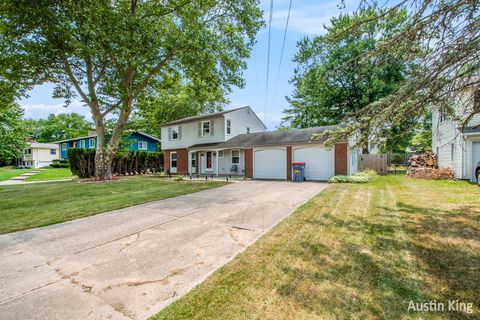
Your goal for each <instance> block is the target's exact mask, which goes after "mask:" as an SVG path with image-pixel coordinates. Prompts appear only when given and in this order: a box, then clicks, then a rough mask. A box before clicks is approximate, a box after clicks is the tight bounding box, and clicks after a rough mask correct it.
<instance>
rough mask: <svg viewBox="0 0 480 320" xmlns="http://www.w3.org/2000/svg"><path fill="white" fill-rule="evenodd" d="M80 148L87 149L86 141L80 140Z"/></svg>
mask: <svg viewBox="0 0 480 320" xmlns="http://www.w3.org/2000/svg"><path fill="white" fill-rule="evenodd" d="M80 148H83V149H85V140H80Z"/></svg>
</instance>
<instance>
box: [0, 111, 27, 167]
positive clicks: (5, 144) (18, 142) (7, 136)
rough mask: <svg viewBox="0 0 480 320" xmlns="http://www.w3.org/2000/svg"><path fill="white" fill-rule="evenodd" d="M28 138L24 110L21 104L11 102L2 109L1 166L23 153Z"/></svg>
mask: <svg viewBox="0 0 480 320" xmlns="http://www.w3.org/2000/svg"><path fill="white" fill-rule="evenodd" d="M26 138H27V129H26V126H25V122H24V121H23V111H22V109H21V108H20V106H19V105H17V104H15V103H9V104H7V105H3V106H2V110H1V111H0V166H3V165H8V164H10V163H11V161H12V160H13V158H14V157H18V156H19V155H21V154H22V150H23V147H25V139H26Z"/></svg>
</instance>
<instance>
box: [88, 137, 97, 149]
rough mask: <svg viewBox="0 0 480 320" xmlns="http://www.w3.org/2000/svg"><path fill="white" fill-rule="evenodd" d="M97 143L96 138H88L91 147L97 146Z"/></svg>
mask: <svg viewBox="0 0 480 320" xmlns="http://www.w3.org/2000/svg"><path fill="white" fill-rule="evenodd" d="M95 144H96V141H95V138H90V139H89V140H88V146H89V147H90V148H95Z"/></svg>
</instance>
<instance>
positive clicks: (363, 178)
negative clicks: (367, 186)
mask: <svg viewBox="0 0 480 320" xmlns="http://www.w3.org/2000/svg"><path fill="white" fill-rule="evenodd" d="M376 176H377V173H376V172H375V170H372V169H367V170H365V171H362V172H355V173H354V174H352V175H350V176H333V177H331V178H330V180H328V182H329V183H368V182H370V181H372V179H373V178H375V177H376Z"/></svg>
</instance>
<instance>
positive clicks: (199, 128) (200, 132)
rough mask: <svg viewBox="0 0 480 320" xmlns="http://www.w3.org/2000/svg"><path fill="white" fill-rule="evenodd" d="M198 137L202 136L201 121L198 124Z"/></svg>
mask: <svg viewBox="0 0 480 320" xmlns="http://www.w3.org/2000/svg"><path fill="white" fill-rule="evenodd" d="M198 136H199V137H201V136H202V122H201V121H200V122H199V123H198Z"/></svg>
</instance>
